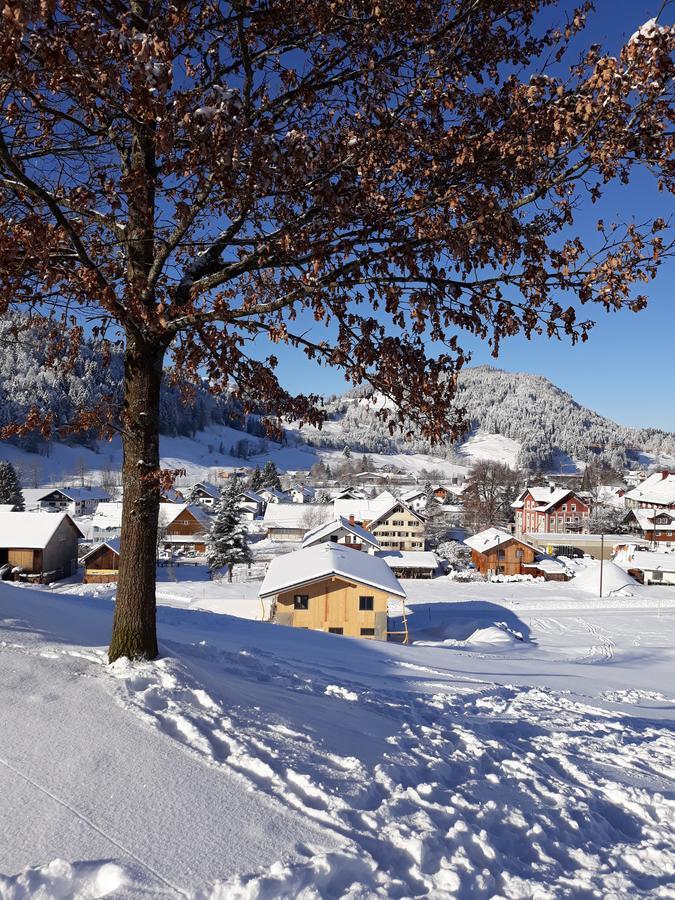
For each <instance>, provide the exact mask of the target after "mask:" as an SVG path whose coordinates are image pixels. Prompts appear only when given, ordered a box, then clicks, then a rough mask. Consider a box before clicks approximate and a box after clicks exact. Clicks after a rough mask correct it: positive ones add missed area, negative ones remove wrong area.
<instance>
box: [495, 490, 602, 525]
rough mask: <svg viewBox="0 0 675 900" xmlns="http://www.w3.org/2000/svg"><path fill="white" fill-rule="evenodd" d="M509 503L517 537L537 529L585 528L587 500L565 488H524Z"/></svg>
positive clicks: (588, 501) (588, 503)
mask: <svg viewBox="0 0 675 900" xmlns="http://www.w3.org/2000/svg"><path fill="white" fill-rule="evenodd" d="M511 506H512V507H513V509H514V516H515V533H516V534H517V535H518V536H520V535H522V534H533V533H536V532H540V531H541V532H546V533H558V534H564V533H569V534H573V533H575V532H581V531H588V522H589V519H590V515H591V504H590V500H588V499H587V498H585V497H582V496H581V495H580V494H577V493H576V492H575V491H571V490H568V489H567V488H557V487H555V486H554V485H548V486H544V487H527V488H525V490H523V491H521V493H520V494H519V495H518V497H517V498H516V500H515V501H514V502H513V503H512V504H511Z"/></svg>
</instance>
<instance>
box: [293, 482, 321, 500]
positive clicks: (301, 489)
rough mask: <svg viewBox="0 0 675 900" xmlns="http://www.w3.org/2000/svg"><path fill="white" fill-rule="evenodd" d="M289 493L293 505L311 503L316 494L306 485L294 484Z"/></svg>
mask: <svg viewBox="0 0 675 900" xmlns="http://www.w3.org/2000/svg"><path fill="white" fill-rule="evenodd" d="M290 493H291V500H292V502H293V503H313V502H314V495H315V493H316V492H315V490H314V488H313V487H310V485H308V484H294V485H293V487H292V488H291V491H290Z"/></svg>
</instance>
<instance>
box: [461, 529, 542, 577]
mask: <svg viewBox="0 0 675 900" xmlns="http://www.w3.org/2000/svg"><path fill="white" fill-rule="evenodd" d="M464 543H465V544H466V545H467V547H470V548H471V561H472V562H473V564H474V566H475V567H476V568H477V569H478V571H479V572H480V573H481V575H485V576H488V577H489V576H491V575H525V574H532V572H531V571H529V572H528V569H526V568H524V567H525V566H527V565H531V564H532V563H533V562H534V561H535V559H536V558H537V556H539V555H541V551H540V550H539V549H538V548H537V547H533V546H532V544H527V543H526V542H525V541H522V540H520V539H519V538H516V537H514V536H513V535H512V534H508V533H507V532H506V531H500V530H499V528H488V529H486V530H485V531H481V532H479V533H478V534H474V535H472V536H471V537H468V538H466V540H465V541H464Z"/></svg>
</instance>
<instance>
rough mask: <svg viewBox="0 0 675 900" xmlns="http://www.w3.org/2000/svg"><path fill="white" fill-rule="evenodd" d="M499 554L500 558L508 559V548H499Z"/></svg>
mask: <svg viewBox="0 0 675 900" xmlns="http://www.w3.org/2000/svg"><path fill="white" fill-rule="evenodd" d="M497 556H498V557H499V559H506V550H501V549H500V550H497Z"/></svg>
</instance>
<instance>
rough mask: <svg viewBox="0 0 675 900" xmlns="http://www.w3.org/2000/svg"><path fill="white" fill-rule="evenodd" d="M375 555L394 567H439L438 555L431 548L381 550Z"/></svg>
mask: <svg viewBox="0 0 675 900" xmlns="http://www.w3.org/2000/svg"><path fill="white" fill-rule="evenodd" d="M375 555H376V556H377V557H379V558H380V559H383V560H384V561H385V562H386V564H387V565H388V566H391V568H392V569H437V568H438V557H437V556H436V554H435V553H432V552H431V551H430V550H380V552H379V553H376V554H375Z"/></svg>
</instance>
